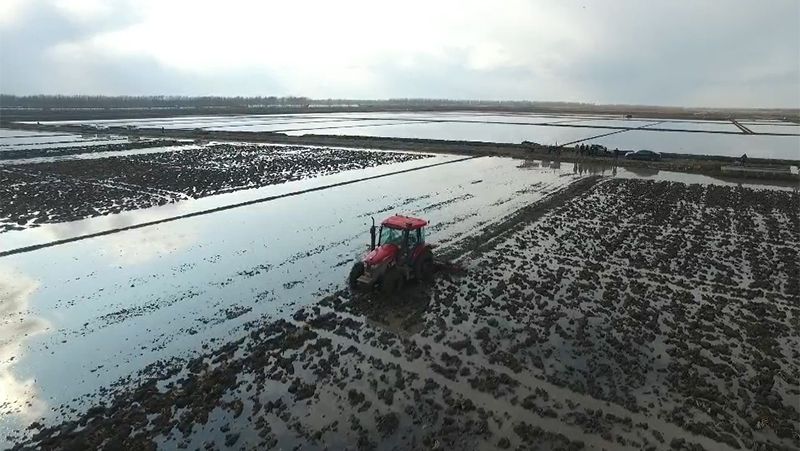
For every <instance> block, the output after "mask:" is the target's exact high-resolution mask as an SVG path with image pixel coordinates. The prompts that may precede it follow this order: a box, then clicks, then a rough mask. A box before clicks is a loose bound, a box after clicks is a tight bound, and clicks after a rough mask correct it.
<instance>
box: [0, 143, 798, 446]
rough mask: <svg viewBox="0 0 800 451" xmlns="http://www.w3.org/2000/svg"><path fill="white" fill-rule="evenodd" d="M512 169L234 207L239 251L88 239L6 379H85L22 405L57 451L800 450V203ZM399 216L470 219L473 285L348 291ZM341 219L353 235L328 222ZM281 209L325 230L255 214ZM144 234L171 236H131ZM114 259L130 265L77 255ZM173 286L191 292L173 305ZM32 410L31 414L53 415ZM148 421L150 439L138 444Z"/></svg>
mask: <svg viewBox="0 0 800 451" xmlns="http://www.w3.org/2000/svg"><path fill="white" fill-rule="evenodd" d="M512 163H513V161H512V160H505V159H499V158H480V159H475V160H470V161H465V162H459V163H453V164H449V165H445V166H440V167H437V168H431V169H430V171H432V172H431V173H427V174H426V173H425V171H428V170H429V169H425V170H421V171H416V172H413V173H409V176H410V177H412V179H411V180H407V181H405V182H408V183H403V182H404V181H401V180H398V179H396V178H393V177H389V178H385V179H379V180H375V181H370V182H368V183H369V188H370V189H368V190H365V189H364V188H363V187H357V186H356V185H351V186H347V187H341V188H336V190H335V195H336V198H337V199H339V201H340V202H337V203H332V202H331V200H330V199H331V197H330V196H331V194H334V192H331V193H326V196H324V197H323V195H322V194H321V193H310V194H308V195H303V196H304V197H305V196H308V198H305V199H303V201H304V204H305V205H307V206H308V208H309V209H316V210H315V212H316V214H314V215H309V214H308V213H306V212H302V211H297V210H296V209H292V208H291V205H290V204H291V203H293V202H295V200H292V199H282V200H279V201H275V202H274V203H273V202H270V203H268V204H263V205H260V206H254V207H253V208H251V207H248V208H243V209H237V210H232V212H235V216H234V217H233V218H228V220H227V221H226V222H225V226H226V227H227V228H228V230H227V231H228V233H227V234H225V235H224V236H220V235H219V234H214V235H211V234H212V233H214V232H212V231H216V230H217V229H218V228H219V224H220V221H221V220H220V219H217V218H216V217H214V216H213V215H211V216H207V217H200V218H193V219H192V220H191V221H192V222H194V224H192V225H191V226H188V225H186V224H183V225H182V227H181V228H180V230H181V231H182V232H180V233H177V234H176V233H174V232H176V230H175V229H173V227H174V228H177V227H178V225H177V224H176V225H170V226H168V227H166V229H171V230H164V229H162V230H159V229H155V230H151V231H149V232H145V230H141V231H131V232H125V233H130V234H131V235H129V236H125V235H123V234H120V236H118V237H105V238H102V239H99V240H89V241H85V242H78V243H73V244H69V245H65V246H63V247H62V248H61V249H60V250H59V251H58V253H56V254H54V255H55V256H56V258H55V260H54V261H52V262H51V263H49V264H48V265H46V266H45V268H43V269H39V270H38V271H36V274H39V277H38V280H37V282H38V285H37V286H36V288H31V287H28V289H27V290H26V289H18V290H17V291H16V292H18V293H29V294H28V295H27V296H21V297H18V298H15V299H16V300H18V301H22V302H24V304H25V307H26V310H25V311H26V312H27V313H24V314H23V315H22V319H23V320H24V322H25V324H32V325H34V326H37V327H39V328H40V329H39V330H38V333H37V334H34V333H31V334H29V337H28V338H26V339H25V340H24V341H22V342H20V343H16V346H17V347H16V348H14V349H18V350H19V351H18V353H19V354H20V357H19V359H17V360H18V361H17V360H15V363H14V364H13V365H8V366H7V368H6V370H7V371H8V373H9V375H10V379H9V380H11V381H12V382H17V383H19V384H22V381H25V380H26V377H28V376H30V375H33V374H36V375H40V374H49V373H48V371H47V368H55V367H59V368H61V367H66V368H70V369H69V373H67V374H64V373H61V375H60V377H62V378H63V377H72V378H73V379H74V380H81V381H82V382H81V383H80V384H76V385H77V387H76V388H74V391H73V392H71V393H63V392H62V390H64V388H63V384H59V383H58V382H57V381H55V380H54V379H53V378H47V377H45V378H43V379H39V378H37V383H36V388H38V391H35V390H28V391H27V392H25V393H27V396H29V398H26V397H24V396H21V397H20V399H19V400H18V403H17V404H13V403H12V405H13V406H19V405H24V403H25V401H27V402H29V403H30V405H33V406H38V407H39V409H40V411H39V413H38V414H37V415H30V418H36V417H38V415H42V414H41V412H43V411H45V410H44V407H45V406H47V405H48V404H49V405H51V407H57V406H58V405H60V404H61V403H64V404H65V405H68V406H69V407H64V408H62V409H59V410H58V411H57V412H58V413H57V414H56V415H55V416H52V417H50V418H47V419H45V420H42V421H44V424H42V425H41V426H39V427H37V428H35V429H34V430H32V431H28V432H26V433H24V434H23V433H22V432H21V431H14V429H15V427H14V426H15V424H16V423H15V422H13V421H9V422H8V423H7V424H6V426H7V427H8V430H10V431H12V432H11V434H12V437H17V438H19V440H24V439H23V438H22V437H24V436H29V437H32V438H33V441H32V442H30V444H32V445H35V444H40V445H43V446H44V447H45V448H46V447H48V446H49V445H48V444H52V443H64V441H65V440H66V443H70V444H74V445H76V446H87V447H96V446H99V445H103V444H105V445H108V446H112V445H114V446H117V445H118V446H123V447H140V446H148V445H149V444H151V443H152V444H155V445H158V446H162V447H169V448H173V447H188V448H192V449H193V448H197V447H203V446H206V445H207V444H208V445H210V446H213V447H232V446H235V447H239V446H244V447H282V448H292V447H295V446H298V445H300V446H302V447H303V448H308V449H323V448H325V447H337V448H345V447H350V448H355V447H358V446H365V447H374V446H378V447H386V448H390V447H398V448H419V447H423V448H426V447H441V448H444V449H455V448H458V449H464V448H470V449H496V448H498V447H499V448H512V449H514V448H518V447H521V448H524V449H527V448H535V447H539V448H545V449H582V448H593V449H597V448H606V449H612V448H613V449H647V448H654V449H709V450H710V449H739V448H767V449H781V448H783V449H792V448H795V447H797V446H799V445H800V443H798V427H797V424H798V419H800V413H798V410H797V407H796V406H797V404H798V396H800V392H798V377H800V367H798V361H799V360H798V357H800V356H799V355H798V354H797V353H798V349H800V338H798V337H797V335H796V334H795V333H793V331H795V330H796V318H797V317H798V314H800V312H799V311H798V309H800V287H799V286H798V284H797V280H796V278H794V277H793V275H794V274H796V273H797V271H798V269H800V262H799V261H798V257H797V256H798V251H800V247H799V246H800V244H799V243H800V235H798V234H799V233H800V227H798V226H800V223H798V221H800V218H798V217H797V215H796V211H797V209H798V207H800V205H798V198H797V196H796V195H794V194H793V193H791V192H785V191H774V190H765V189H750V188H739V187H730V186H717V185H699V184H698V185H685V184H682V183H675V182H653V181H646V180H624V179H611V180H599V179H597V178H593V177H589V178H585V177H584V178H582V177H580V176H571V177H562V176H561V175H562V174H563V173H558V172H555V171H552V170H551V168H549V167H542V166H541V165H540V166H538V167H533V168H531V167H530V166H527V167H525V166H521V165H516V164H512ZM479 168H480V169H481V171H480V172H481V173H482V174H486V175H485V176H484V179H483V180H480V182H478V183H475V182H477V180H475V179H474V174H475V173H476V170H477V169H479ZM564 169H565V171H564V172H565V173H566V174H569V173H570V172H571V171H570V169H571V168H564ZM433 174H436V175H438V176H440V177H434V176H433ZM573 174H574V173H573ZM426 184H427V185H426ZM419 185H425V186H419ZM392 186H394V187H395V190H391V191H390V190H389V189H388V188H390V187H392ZM434 186H437V187H438V188H434ZM400 187H403V188H402V189H401V188H400ZM487 187H490V189H487ZM365 192H367V193H373V194H368V195H366V196H365V195H364V194H363V193H365ZM389 192H391V193H392V194H389V195H388V196H386V193H389ZM426 192H435V193H437V194H436V195H435V198H428V197H421V196H425V194H424V193H426ZM380 193H382V194H380ZM487 193H493V194H491V195H489V194H487ZM406 196H407V197H406ZM470 196H472V197H470ZM492 198H494V199H496V201H492ZM377 199H382V201H380V202H376V200H377ZM504 199H513V200H504ZM536 200H538V201H540V202H539V203H531V202H532V201H536ZM398 202H401V203H403V202H405V205H406V207H405V208H406V209H407V211H410V212H417V213H426V214H427V215H428V216H433V215H436V217H440V216H441V217H443V218H450V219H445V220H444V222H445V223H446V224H453V225H455V224H461V226H462V227H461V228H460V229H458V230H460V231H461V232H460V233H455V234H454V233H453V232H455V229H453V230H451V229H450V227H451V226H450V225H447V226H445V227H443V228H440V229H439V230H437V231H436V232H435V233H436V239H437V240H438V239H439V238H443V239H444V241H445V246H444V249H442V251H441V252H442V254H446V255H450V256H456V257H457V258H458V261H460V262H461V263H462V264H463V268H464V270H463V271H449V272H445V273H443V274H442V275H441V276H440V277H438V278H437V279H436V280H435V281H434V282H433V283H431V284H429V285H422V286H409V287H408V289H406V290H405V291H403V292H401V293H400V294H398V295H397V296H395V297H392V298H388V299H378V298H375V297H373V296H353V295H351V294H350V293H349V292H348V291H344V290H340V289H339V287H341V282H338V283H337V282H336V280H335V277H334V274H333V273H335V272H336V271H335V268H339V267H341V266H340V265H339V264H338V263H337V262H339V261H342V262H350V261H352V260H350V259H348V258H347V257H346V256H347V255H350V253H351V252H355V251H356V250H357V249H358V247H360V246H363V240H362V239H361V238H363V233H357V232H359V230H358V228H359V227H360V228H364V227H365V226H366V224H368V221H367V219H368V217H369V216H370V215H373V214H376V212H375V211H374V210H375V207H376V204H383V205H385V208H386V209H387V211H393V210H394V209H395V208H397V207H398ZM477 205H480V206H487V208H493V210H491V211H486V212H483V211H481V210H479V209H476V206H477ZM493 205H496V206H494V207H492V206H493ZM320 208H321V210H320ZM359 211H360V212H362V213H360V214H358V213H357V212H359ZM504 212H505V213H504ZM475 213H477V214H478V217H471V216H470V215H472V214H475ZM321 215H324V216H325V217H331V218H337V217H338V218H342V220H343V222H341V223H337V222H336V221H330V222H326V223H325V224H319V223H318V222H313V221H307V220H304V217H314V218H319V217H320V216H321ZM464 215H467V216H466V219H465V218H462V216H464ZM279 216H282V218H283V220H284V221H286V222H288V223H293V224H302V225H303V226H302V227H298V228H297V230H296V231H295V230H293V229H285V228H283V229H281V225H280V224H276V222H277V221H274V220H272V221H270V220H262V221H261V222H260V223H257V224H256V223H254V221H255V220H256V218H276V217H279ZM489 218H503V219H502V220H500V221H499V222H497V221H495V222H488V223H485V222H483V221H487V220H489ZM465 222H466V224H464V223H465ZM281 230H283V235H282V238H283V239H282V240H275V239H274V237H275V236H277V235H278V234H281ZM190 231H193V232H190ZM170 232H172V233H170ZM144 233H149V234H152V235H151V237H153V238H156V237H159V236H164V237H167V236H172V238H169V239H168V240H167V242H166V243H164V244H163V245H161V246H154V249H144V248H136V247H135V245H132V244H131V242H142V241H141V240H137V239H136V235H138V234H144ZM193 233H200V234H201V235H202V237H197V236H192V235H193ZM459 234H463V235H462V238H461V239H457V238H456V235H459ZM178 236H180V238H178ZM212 236H213V237H214V238H212ZM348 236H349V238H348ZM322 237H324V238H322ZM340 238H341V239H342V240H343V241H342V242H341V243H334V242H332V241H335V240H339V239H340ZM112 243H113V245H112ZM312 246H319V248H318V250H314V248H312ZM56 249H58V248H56ZM123 249H125V250H123ZM298 249H299V250H298ZM304 249H309V251H308V252H304ZM54 250H55V249H54ZM245 250H247V251H246V252H243V251H245ZM98 252H99V255H101V258H102V259H110V260H111V261H117V262H119V263H118V264H117V265H108V264H103V263H98V264H97V265H88V266H79V265H72V266H65V265H61V264H59V261H58V260H60V259H64V260H70V259H73V258H76V257H78V255H85V254H89V253H98ZM148 253H152V255H151V256H149V258H147V257H146V254H148ZM204 255H205V256H207V258H198V257H202V256H204ZM79 260H80V258H79ZM0 264H12V265H13V266H14V267H15V269H16V270H17V271H18V274H17V277H15V279H14V280H15V282H16V283H17V285H21V284H23V283H25V281H26V277H24V275H25V274H31V268H32V267H33V265H36V264H37V263H36V259H34V258H32V257H31V255H26V254H22V255H19V256H14V257H13V258H12V259H11V260H5V261H0ZM39 265H41V264H40V263H39ZM287 265H288V266H287ZM76 266H77V267H76ZM117 266H119V267H120V268H119V269H117ZM166 268H172V269H171V270H170V271H164V269H166ZM223 268H224V270H222V269H223ZM165 272H166V273H167V274H169V275H168V276H167V275H165ZM81 274H83V276H81ZM299 274H300V275H301V276H299V277H298V275H299ZM293 278H296V279H293ZM291 280H295V282H293V283H286V282H284V281H291ZM55 281H67V283H66V284H65V285H63V282H62V284H56V283H54V282H55ZM101 281H102V282H101ZM57 285H59V286H58V287H57ZM131 285H132V287H130V288H128V287H129V286H131ZM154 285H155V286H154ZM167 286H169V287H171V289H170V292H173V293H175V294H174V295H167V296H164V295H163V294H162V295H159V293H162V292H163V290H164V287H167ZM90 287H93V288H90ZM98 287H99V288H103V289H104V291H105V294H100V293H99V292H97V290H98ZM54 290H60V291H62V292H66V293H69V295H68V296H56V295H54V293H55V291H54ZM134 292H135V293H134ZM109 293H114V294H115V296H109ZM129 297H130V299H129ZM112 299H113V300H112ZM101 300H102V301H101ZM214 300H216V301H214ZM87 318H88V321H87ZM145 324H146V325H147V326H146V327H143V326H144V325H145ZM111 337H115V338H114V339H111ZM121 337H126V338H128V340H126V341H125V346H126V349H128V350H124V349H123V350H121V349H120V348H119V346H120V345H119V342H120V341H121V340H120V338H121ZM200 343H202V344H203V345H202V346H199V344H200ZM73 348H75V349H78V348H80V349H84V350H85V351H84V355H85V357H84V358H83V361H82V365H81V366H80V367H75V366H74V365H73V366H70V365H64V364H63V362H61V359H63V358H65V357H59V356H64V355H67V354H69V352H64V351H69V350H70V349H73ZM51 349H55V351H56V352H55V354H54V356H55V357H54V356H53V355H51V356H49V357H48V358H46V359H45V358H44V355H46V354H47V352H48V351H49V350H51ZM139 350H141V351H139ZM181 350H182V351H183V352H180V351H181ZM187 350H192V351H191V352H188V353H186V351H187ZM115 352H116V353H117V354H115ZM141 353H143V354H144V356H142V355H141ZM109 355H115V356H116V357H115V358H114V359H113V362H120V361H124V362H125V363H124V364H120V365H119V366H116V365H112V364H111V363H112V360H109V358H110V357H108V356H109ZM120 355H121V356H124V357H125V358H123V359H120V358H119V356H120ZM176 355H180V356H181V358H175V356H176ZM162 356H163V360H160V361H159V362H158V363H157V364H153V365H150V366H149V367H148V368H146V369H145V370H144V371H142V372H141V373H139V374H137V375H136V376H134V377H132V378H131V379H127V378H125V379H123V380H120V381H119V382H117V383H116V384H113V385H112V387H113V388H112V389H111V390H110V391H101V392H100V393H94V392H93V388H94V387H97V386H105V385H106V384H108V383H110V382H113V381H115V380H117V379H116V378H117V377H118V376H120V375H124V374H128V373H129V372H130V371H131V370H132V369H135V368H137V367H139V368H141V366H142V365H143V363H144V362H147V361H151V360H153V359H156V358H160V357H162ZM92 370H94V371H92ZM87 375H91V376H88V377H87ZM80 393H83V394H90V393H93V396H82V395H80ZM76 396H77V397H79V398H80V400H81V401H80V402H78V403H75V402H70V401H69V400H70V399H72V398H73V397H76ZM23 400H24V401H23ZM70 408H76V409H77V412H76V413H73V412H72V411H71V410H70ZM20 410H21V412H20V411H18V412H17V413H15V415H14V416H13V417H14V419H15V421H19V416H22V414H23V413H30V411H31V410H33V409H30V408H28V409H20ZM308 412H314V415H308ZM11 417H12V416H8V417H5V418H11ZM62 417H66V418H71V419H73V420H74V421H71V422H64V423H59V421H60V420H59V418H62ZM23 423H24V422H23ZM51 425H52V426H53V427H50V426H51ZM128 428H132V429H131V430H133V431H136V433H135V434H128V433H127V432H123V433H120V431H127V430H129V429H128Z"/></svg>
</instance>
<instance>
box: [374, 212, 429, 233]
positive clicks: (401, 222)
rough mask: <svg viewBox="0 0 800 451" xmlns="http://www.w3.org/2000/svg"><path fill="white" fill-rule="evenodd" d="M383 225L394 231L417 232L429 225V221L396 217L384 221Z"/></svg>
mask: <svg viewBox="0 0 800 451" xmlns="http://www.w3.org/2000/svg"><path fill="white" fill-rule="evenodd" d="M381 224H382V225H385V226H387V227H391V228H394V229H409V230H416V229H419V228H422V227H425V226H426V225H428V221H426V220H424V219H419V218H412V217H410V216H402V215H394V216H389V217H388V218H386V219H384V220H383V222H382V223H381Z"/></svg>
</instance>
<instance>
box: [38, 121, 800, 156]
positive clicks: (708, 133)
mask: <svg viewBox="0 0 800 451" xmlns="http://www.w3.org/2000/svg"><path fill="white" fill-rule="evenodd" d="M53 123H54V124H59V123H61V124H79V123H91V124H99V125H106V126H113V125H117V126H136V127H149V128H159V127H163V128H166V129H196V128H199V129H203V130H224V131H242V132H245V131H251V132H275V133H287V134H290V135H297V136H302V135H340V136H373V137H390V138H423V139H440V140H463V141H483V142H500V143H521V142H522V141H532V142H537V143H539V144H545V145H555V144H567V143H570V144H571V143H598V144H603V145H606V146H609V147H611V148H619V149H620V150H638V149H650V150H655V151H660V152H670V153H688V154H697V155H725V156H735V157H738V156H740V155H742V154H743V153H747V154H748V156H750V157H763V158H780V159H789V160H800V126H798V125H797V124H793V123H788V122H778V121H774V122H768V123H767V122H761V121H756V122H753V123H752V124H751V125H752V127H751V128H749V129H748V130H750V131H751V132H752V134H750V133H745V132H744V131H743V130H742V129H740V128H739V127H737V126H735V125H734V124H733V122H731V121H710V120H696V121H692V120H677V119H650V118H631V119H625V118H621V117H618V116H598V115H568V114H551V115H543V114H522V113H517V114H511V113H508V114H499V113H494V114H491V113H471V112H451V113H433V112H430V113H426V112H383V113H380V112H378V113H324V114H323V113H308V114H287V115H258V116H255V115H254V116H216V117H176V118H160V119H135V120H106V121H93V122H89V121H61V122H53ZM742 124H744V126H745V127H750V125H747V121H745V122H743V123H742ZM614 132H617V133H614ZM609 133H614V134H613V135H610V136H605V135H608V134H609Z"/></svg>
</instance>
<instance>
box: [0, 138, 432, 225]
mask: <svg viewBox="0 0 800 451" xmlns="http://www.w3.org/2000/svg"><path fill="white" fill-rule="evenodd" d="M426 156H427V155H423V154H406V153H391V152H372V151H360V150H346V149H329V148H308V147H298V146H288V147H287V146H268V145H246V144H215V145H209V146H206V147H203V148H199V149H186V150H176V151H170V152H161V153H152V154H143V155H129V156H115V157H108V158H97V159H85V160H69V161H56V162H48V163H37V164H20V165H13V166H5V167H0V198H2V199H4V202H2V203H0V232H5V231H8V230H19V229H24V228H27V227H35V226H38V225H41V224H47V223H56V222H65V221H74V220H77V219H82V218H87V217H94V216H102V215H108V214H113V213H119V212H121V211H127V210H134V209H141V208H148V207H152V206H157V205H165V204H168V203H173V202H177V201H179V200H184V199H192V198H200V197H205V196H211V195H214V194H220V193H225V192H231V191H236V190H240V189H247V188H259V187H262V186H267V185H276V184H280V183H285V182H288V181H295V180H300V179H303V178H308V177H315V176H321V175H328V174H333V173H337V172H341V171H345V170H351V169H363V168H368V167H373V166H378V165H383V164H392V163H398V162H404V161H410V160H416V159H421V158H425V157H426Z"/></svg>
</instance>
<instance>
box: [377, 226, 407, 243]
mask: <svg viewBox="0 0 800 451" xmlns="http://www.w3.org/2000/svg"><path fill="white" fill-rule="evenodd" d="M378 243H379V244H395V245H397V246H401V247H402V246H403V231H402V230H398V229H391V228H389V227H381V236H380V240H379V241H378Z"/></svg>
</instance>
